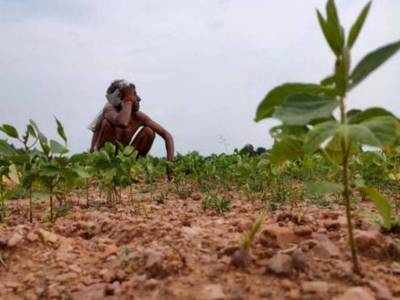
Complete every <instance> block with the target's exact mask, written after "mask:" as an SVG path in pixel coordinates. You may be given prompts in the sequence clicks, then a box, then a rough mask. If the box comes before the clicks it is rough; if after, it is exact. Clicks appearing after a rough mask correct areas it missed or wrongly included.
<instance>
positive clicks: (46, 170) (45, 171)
mask: <svg viewBox="0 0 400 300" xmlns="http://www.w3.org/2000/svg"><path fill="white" fill-rule="evenodd" d="M58 174H59V170H58V169H57V167H56V166H53V165H45V166H43V167H42V168H41V169H40V175H41V176H45V177H53V176H57V175H58Z"/></svg>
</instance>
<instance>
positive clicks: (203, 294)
mask: <svg viewBox="0 0 400 300" xmlns="http://www.w3.org/2000/svg"><path fill="white" fill-rule="evenodd" d="M223 299H226V295H225V293H224V291H223V289H222V286H221V285H219V284H209V285H206V286H204V287H203V288H202V289H201V291H200V294H199V300H223Z"/></svg>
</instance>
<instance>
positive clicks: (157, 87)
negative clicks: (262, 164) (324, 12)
mask: <svg viewBox="0 0 400 300" xmlns="http://www.w3.org/2000/svg"><path fill="white" fill-rule="evenodd" d="M366 2H367V1H366V0H362V1H361V0H351V1H349V0H340V1H337V4H338V7H339V10H340V15H341V18H342V21H343V23H344V24H345V26H346V27H347V28H349V25H350V24H351V23H352V22H353V20H354V19H355V17H356V16H357V14H358V12H359V10H360V9H361V8H362V7H363V5H364V4H365V3H366ZM324 5H325V1H320V0H318V1H317V0H301V1H300V0H279V1H278V0H247V1H246V0H190V1H188V0H168V1H162V0H135V1H131V0H124V1H123V0H113V1H100V0H90V1H89V0H68V1H67V0H63V1H61V0H0V36H1V37H2V43H1V44H2V45H1V47H0V70H1V74H0V79H1V80H0V101H1V102H0V124H1V123H11V124H14V125H15V126H17V127H18V128H22V127H23V126H24V124H25V123H26V122H27V121H28V119H30V118H32V119H34V120H36V121H37V123H38V124H39V126H40V127H41V128H42V129H43V131H44V132H45V133H47V134H48V135H50V136H55V123H54V121H53V115H55V116H57V117H58V118H59V119H60V120H61V121H62V122H63V123H64V125H65V128H66V131H67V134H68V136H69V146H70V148H71V149H72V150H73V151H82V150H85V149H87V148H88V147H89V144H90V138H91V132H90V131H88V130H87V125H88V123H89V122H90V121H91V120H92V119H93V117H95V115H96V114H97V112H98V111H99V110H100V109H101V108H102V107H103V105H104V103H105V97H104V94H105V90H106V88H107V87H108V85H109V83H110V82H111V81H112V80H113V79H117V78H125V79H128V80H130V81H133V82H134V83H135V84H136V86H137V90H138V93H139V95H140V96H141V97H142V99H143V101H142V110H143V111H144V112H145V113H147V114H148V115H150V116H151V117H152V118H153V119H155V120H156V121H158V122H159V123H161V124H162V125H164V126H165V127H166V128H167V129H168V130H169V131H170V132H171V133H172V134H173V136H174V138H175V143H176V150H177V151H178V152H181V153H186V152H188V151H192V150H197V151H199V152H201V153H203V154H208V153H212V152H223V151H231V150H232V149H233V148H235V147H241V146H243V145H244V144H246V143H252V144H255V145H257V146H264V147H269V146H270V145H271V144H272V140H271V138H270V136H269V133H268V129H269V128H270V127H271V126H272V124H276V123H277V122H275V121H264V122H261V123H254V121H253V118H254V114H255V111H256V108H257V105H258V103H259V102H260V101H261V99H262V98H263V96H264V95H265V93H266V92H267V91H268V90H270V89H271V88H273V87H274V86H276V85H278V84H281V83H284V82H288V81H295V82H302V81H303V82H318V81H319V80H320V79H321V78H322V77H325V76H326V75H328V74H329V73H330V72H331V69H332V65H333V57H332V55H331V54H330V51H329V49H328V47H327V46H326V43H325V41H324V40H323V36H322V33H321V31H320V29H319V27H318V22H317V19H316V16H315V8H316V7H319V8H323V6H324ZM398 39H400V1H398V0H375V1H374V4H373V6H372V10H371V12H370V15H369V18H368V20H367V24H366V26H365V28H364V30H363V32H362V34H361V36H360V39H359V41H358V43H357V44H356V46H355V47H354V56H353V62H354V63H356V62H357V61H358V60H359V59H360V58H361V57H362V56H363V54H365V53H366V52H369V51H371V50H373V49H375V48H377V47H380V46H382V45H384V44H386V43H389V42H393V41H395V40H398ZM349 105H350V106H351V107H354V106H359V107H369V106H376V105H381V106H384V107H386V108H388V109H391V110H393V111H394V112H396V113H397V114H400V54H398V55H397V56H396V57H394V58H392V59H391V60H390V61H389V62H388V63H387V64H385V65H384V67H382V68H381V69H380V70H378V71H377V72H376V73H374V74H373V75H372V76H371V77H370V78H369V79H368V80H366V81H365V82H363V83H362V85H360V86H359V87H357V89H355V90H354V92H352V93H351V94H350V96H349ZM151 153H152V154H153V155H163V154H164V145H163V141H162V139H161V138H160V137H158V138H157V140H156V142H155V145H154V148H153V150H152V152H151Z"/></svg>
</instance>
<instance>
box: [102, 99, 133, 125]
mask: <svg viewBox="0 0 400 300" xmlns="http://www.w3.org/2000/svg"><path fill="white" fill-rule="evenodd" d="M121 105H122V109H121V111H119V112H118V111H117V110H116V109H115V108H114V107H113V106H112V105H107V106H106V107H105V108H104V117H105V118H106V119H107V120H108V121H109V122H110V123H111V124H112V125H114V126H118V127H126V126H128V124H129V121H130V120H131V115H132V105H133V104H132V101H123V102H122V104H121Z"/></svg>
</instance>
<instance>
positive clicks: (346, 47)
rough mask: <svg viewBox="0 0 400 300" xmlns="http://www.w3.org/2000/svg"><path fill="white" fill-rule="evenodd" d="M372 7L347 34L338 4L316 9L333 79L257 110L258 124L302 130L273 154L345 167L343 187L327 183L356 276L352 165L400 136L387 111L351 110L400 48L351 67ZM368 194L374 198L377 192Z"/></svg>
mask: <svg viewBox="0 0 400 300" xmlns="http://www.w3.org/2000/svg"><path fill="white" fill-rule="evenodd" d="M370 7H371V2H369V3H368V4H367V5H366V6H365V7H364V8H363V10H362V11H361V13H360V14H359V16H358V17H357V19H356V21H355V22H354V24H353V25H352V27H351V29H350V31H349V32H348V34H347V35H346V32H345V30H344V28H343V27H342V26H341V23H340V20H339V16H338V13H337V9H336V6H335V1H334V0H329V1H328V2H327V5H326V17H324V16H323V15H322V14H321V13H320V11H318V10H317V17H318V21H319V24H320V27H321V29H322V32H323V35H324V37H325V39H326V41H327V43H328V45H329V48H330V49H331V50H332V52H333V54H334V57H335V63H334V70H333V74H332V75H330V76H328V77H327V78H325V79H323V80H322V81H321V82H320V83H319V84H315V83H286V84H283V85H281V86H278V87H276V88H274V89H272V90H271V91H270V92H269V93H268V94H267V95H266V96H265V98H264V99H263V101H262V102H261V103H260V105H259V106H258V109H257V113H256V118H255V120H256V121H260V120H263V119H266V118H271V117H273V118H278V119H279V120H281V121H282V123H283V125H282V126H283V127H284V128H286V129H287V132H289V133H290V132H295V131H296V130H297V131H298V130H303V132H304V134H302V135H300V136H299V135H297V136H294V135H290V134H288V135H287V136H286V137H284V138H282V139H281V140H280V141H278V142H277V143H276V144H275V145H274V147H273V149H272V153H274V155H276V156H279V157H280V158H285V156H286V158H287V159H293V158H295V157H296V155H297V154H299V155H300V154H302V153H314V152H316V151H322V152H323V153H324V154H325V155H327V157H329V158H330V159H331V160H332V161H336V162H337V163H338V164H339V165H340V166H341V170H342V171H341V178H342V180H341V184H340V185H338V184H337V183H324V184H325V185H329V184H331V186H332V189H331V190H332V191H333V190H335V191H336V192H340V193H341V194H342V198H343V200H344V204H345V207H346V217H347V225H348V239H349V246H350V249H351V254H352V261H353V269H354V272H356V273H361V269H360V265H359V262H358V258H357V252H356V245H355V241H354V237H353V223H352V207H351V197H352V193H351V189H350V186H351V182H352V179H353V178H352V177H351V175H350V173H349V161H350V159H351V158H352V156H354V155H356V154H357V153H358V152H359V151H360V149H362V146H364V145H368V146H373V147H378V148H382V147H384V146H386V145H390V144H392V143H394V142H395V141H396V139H397V138H398V135H399V121H398V119H397V118H396V117H395V116H394V115H393V114H392V113H390V112H389V111H387V110H385V109H382V108H376V107H374V108H369V109H366V110H364V111H361V110H350V111H348V110H347V101H348V100H347V95H348V93H349V92H350V91H351V90H353V89H354V88H355V87H356V86H358V85H359V84H360V83H361V82H362V81H363V80H364V79H366V78H367V77H368V76H369V75H370V74H371V73H372V72H373V71H375V70H376V69H377V68H378V67H380V66H381V65H382V64H383V63H384V62H385V61H387V60H388V59H389V58H390V57H392V56H393V55H394V54H395V53H396V52H397V51H398V50H399V49H400V41H396V42H394V43H391V44H388V45H386V46H384V47H381V48H378V49H376V50H374V51H372V52H371V53H369V54H367V55H366V56H365V57H364V58H363V59H362V60H361V61H360V62H359V63H358V64H357V65H356V66H355V67H354V68H352V65H351V50H352V47H353V46H354V44H355V42H356V40H357V38H358V36H359V34H360V32H361V29H362V27H363V25H364V23H365V20H366V18H367V15H368V12H369V10H370ZM336 109H339V112H340V117H339V119H337V118H335V117H334V115H333V112H334V111H335V110H336ZM289 129H290V130H289ZM283 145H284V146H283ZM299 145H300V146H301V147H303V149H302V151H287V153H286V151H285V149H292V150H293V149H297V148H298V147H299ZM369 195H370V196H371V197H373V196H374V193H369Z"/></svg>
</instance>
